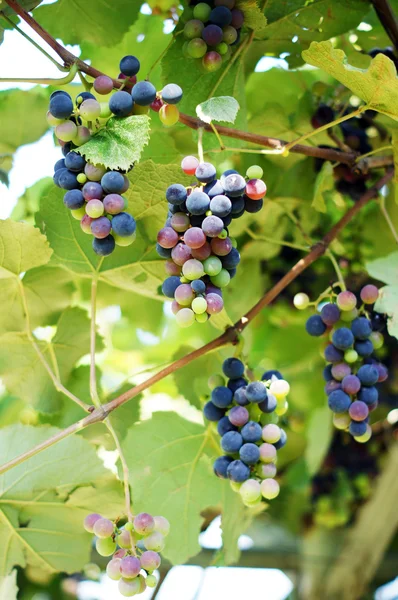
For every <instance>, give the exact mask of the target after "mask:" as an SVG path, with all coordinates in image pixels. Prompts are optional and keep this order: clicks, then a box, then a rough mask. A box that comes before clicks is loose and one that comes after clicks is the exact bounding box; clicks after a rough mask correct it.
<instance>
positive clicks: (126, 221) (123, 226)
mask: <svg viewBox="0 0 398 600" xmlns="http://www.w3.org/2000/svg"><path fill="white" fill-rule="evenodd" d="M136 226H137V225H136V222H135V219H134V217H132V216H131V215H129V214H128V213H126V212H121V213H119V214H118V215H115V216H114V217H113V219H112V230H113V231H114V233H115V234H116V235H118V236H120V237H129V236H131V235H133V233H134V232H135V230H136ZM168 229H170V230H171V231H172V232H173V233H174V234H175V231H174V230H173V229H171V227H170V228H168Z"/></svg>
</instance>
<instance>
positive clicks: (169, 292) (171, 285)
mask: <svg viewBox="0 0 398 600" xmlns="http://www.w3.org/2000/svg"><path fill="white" fill-rule="evenodd" d="M179 285H181V282H180V278H179V277H176V276H172V277H168V278H167V279H165V281H164V282H163V285H162V292H163V294H164V295H165V296H166V297H167V298H174V293H175V291H176V289H177V288H178V286H179Z"/></svg>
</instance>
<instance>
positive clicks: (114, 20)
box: [35, 0, 141, 56]
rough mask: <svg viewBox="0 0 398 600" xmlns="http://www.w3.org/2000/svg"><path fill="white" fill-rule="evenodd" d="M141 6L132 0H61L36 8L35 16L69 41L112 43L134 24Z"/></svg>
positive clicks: (45, 25)
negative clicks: (99, 0) (72, 0)
mask: <svg viewBox="0 0 398 600" xmlns="http://www.w3.org/2000/svg"><path fill="white" fill-rule="evenodd" d="M140 8H141V3H140V2H131V0H113V1H111V0H102V1H101V2H100V3H98V2H97V1H96V0H75V1H74V2H70V1H69V0H58V2H55V3H53V4H50V5H47V6H41V7H40V8H38V9H37V10H35V18H36V19H37V20H38V21H39V23H40V24H41V26H42V27H44V28H45V29H47V30H48V31H51V33H52V35H53V36H54V37H56V38H60V39H62V40H63V42H64V43H66V44H80V42H81V41H82V40H87V41H88V42H91V43H93V44H98V45H99V46H113V44H117V43H118V42H119V41H120V38H121V37H123V35H124V34H125V33H126V32H127V31H128V29H129V27H130V26H131V25H132V24H133V23H134V21H135V20H136V18H137V16H138V14H139V11H140ZM78 17H79V18H78ZM120 56H123V55H120Z"/></svg>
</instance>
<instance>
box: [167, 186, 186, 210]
mask: <svg viewBox="0 0 398 600" xmlns="http://www.w3.org/2000/svg"><path fill="white" fill-rule="evenodd" d="M166 199H167V201H168V202H170V204H173V205H174V206H176V205H180V204H182V203H183V202H185V200H186V199H187V190H186V188H185V186H183V185H181V184H180V183H173V185H169V187H168V188H167V190H166ZM177 212H178V211H177Z"/></svg>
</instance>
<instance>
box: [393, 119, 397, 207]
mask: <svg viewBox="0 0 398 600" xmlns="http://www.w3.org/2000/svg"><path fill="white" fill-rule="evenodd" d="M391 133H392V135H391V144H392V150H393V153H394V177H393V182H394V195H395V202H396V203H397V204H398V130H397V129H393V130H392V132H391Z"/></svg>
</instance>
